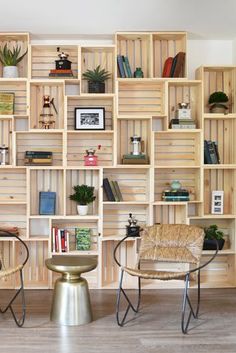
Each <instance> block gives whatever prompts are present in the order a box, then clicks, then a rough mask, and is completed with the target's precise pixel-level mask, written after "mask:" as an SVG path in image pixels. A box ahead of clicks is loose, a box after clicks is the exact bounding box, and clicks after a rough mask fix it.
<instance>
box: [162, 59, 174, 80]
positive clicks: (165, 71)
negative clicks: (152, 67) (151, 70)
mask: <svg viewBox="0 0 236 353" xmlns="http://www.w3.org/2000/svg"><path fill="white" fill-rule="evenodd" d="M172 63H173V58H172V57H171V56H170V57H169V58H167V59H166V61H165V64H164V67H163V72H162V77H170V72H171V67H172Z"/></svg>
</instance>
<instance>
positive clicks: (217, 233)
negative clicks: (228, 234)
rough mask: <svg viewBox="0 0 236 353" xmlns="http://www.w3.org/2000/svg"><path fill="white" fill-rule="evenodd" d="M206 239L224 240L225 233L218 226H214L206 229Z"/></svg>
mask: <svg viewBox="0 0 236 353" xmlns="http://www.w3.org/2000/svg"><path fill="white" fill-rule="evenodd" d="M204 232H205V239H217V240H220V239H223V237H224V233H223V232H222V231H221V230H218V226H217V225H216V224H212V225H210V226H209V227H207V228H204Z"/></svg>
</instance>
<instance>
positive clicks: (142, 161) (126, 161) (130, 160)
mask: <svg viewBox="0 0 236 353" xmlns="http://www.w3.org/2000/svg"><path fill="white" fill-rule="evenodd" d="M122 163H123V164H148V163H149V158H148V157H145V159H144V158H123V159H122Z"/></svg>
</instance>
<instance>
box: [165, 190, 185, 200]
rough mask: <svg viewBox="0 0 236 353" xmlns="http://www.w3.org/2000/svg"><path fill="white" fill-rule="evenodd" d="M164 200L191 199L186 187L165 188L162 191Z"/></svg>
mask: <svg viewBox="0 0 236 353" xmlns="http://www.w3.org/2000/svg"><path fill="white" fill-rule="evenodd" d="M162 200H163V201H176V202H177V201H185V202H186V201H189V191H188V190H185V189H178V190H164V191H163V192H162Z"/></svg>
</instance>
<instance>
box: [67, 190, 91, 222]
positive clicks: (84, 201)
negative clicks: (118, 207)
mask: <svg viewBox="0 0 236 353" xmlns="http://www.w3.org/2000/svg"><path fill="white" fill-rule="evenodd" d="M73 190H74V194H72V195H70V200H72V201H75V202H77V211H78V214H79V215H80V216H86V214H87V213H88V204H90V203H92V202H93V201H94V200H95V199H96V196H94V187H93V186H88V185H85V184H83V185H75V186H73Z"/></svg>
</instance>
